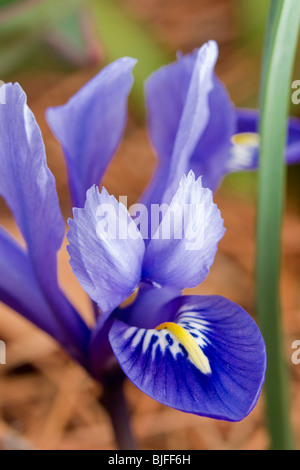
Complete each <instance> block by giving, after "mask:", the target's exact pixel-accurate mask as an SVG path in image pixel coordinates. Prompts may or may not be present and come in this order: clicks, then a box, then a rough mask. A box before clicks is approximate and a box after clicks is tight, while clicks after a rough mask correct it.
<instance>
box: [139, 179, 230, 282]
mask: <svg viewBox="0 0 300 470" xmlns="http://www.w3.org/2000/svg"><path fill="white" fill-rule="evenodd" d="M224 232H225V230H224V227H223V219H222V218H221V215H220V211H219V210H218V208H217V206H216V205H215V204H214V203H213V200H212V192H211V191H210V190H209V189H206V188H203V186H202V183H201V179H200V178H199V179H198V180H195V175H194V174H193V172H190V173H189V175H188V176H187V177H186V176H184V177H183V178H182V180H181V182H180V185H179V189H178V191H177V193H176V195H175V196H174V198H173V200H172V202H171V204H170V206H169V207H168V209H167V212H166V214H165V216H164V217H163V220H162V222H161V224H160V225H159V227H158V229H157V231H156V233H154V234H153V236H152V239H151V240H150V242H149V244H148V246H147V250H146V255H145V259H144V264H143V278H144V279H150V280H151V281H154V282H156V283H158V284H159V285H161V286H168V287H173V288H177V289H183V288H186V287H195V286H196V285H198V284H200V283H201V282H202V281H204V279H205V278H206V276H207V274H208V271H209V269H210V267H211V265H212V263H213V261H214V257H215V254H216V251H217V245H218V242H219V241H220V239H221V238H222V237H223V235H224Z"/></svg>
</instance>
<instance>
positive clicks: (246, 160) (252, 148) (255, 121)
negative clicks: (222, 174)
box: [227, 109, 300, 173]
mask: <svg viewBox="0 0 300 470" xmlns="http://www.w3.org/2000/svg"><path fill="white" fill-rule="evenodd" d="M258 133H259V112H258V111H257V110H254V109H237V110H236V132H235V135H234V136H233V138H232V144H233V145H232V150H231V158H230V159H229V161H228V164H227V173H231V172H237V171H245V170H256V169H257V168H258V164H259V134H258ZM285 158H286V163H287V164H288V165H292V164H294V163H299V162H300V120H299V119H296V118H290V119H289V121H288V136H287V145H286V155H285Z"/></svg>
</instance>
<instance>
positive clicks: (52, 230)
mask: <svg viewBox="0 0 300 470" xmlns="http://www.w3.org/2000/svg"><path fill="white" fill-rule="evenodd" d="M4 86H5V96H6V104H4V105H0V135H1V140H0V194H1V195H2V196H3V197H4V199H5V200H6V202H7V204H8V206H9V207H10V209H11V210H12V212H13V214H14V217H15V219H16V222H17V224H18V226H19V229H20V231H21V233H22V235H23V237H24V240H25V241H26V244H27V250H28V257H29V259H30V262H31V264H32V268H33V271H34V273H35V276H36V279H37V280H38V284H39V286H40V289H41V290H42V292H43V295H44V297H45V298H46V299H47V302H48V304H49V306H50V307H51V310H52V311H53V313H54V314H55V315H56V317H57V320H58V321H59V323H60V324H61V325H63V328H64V330H65V335H66V336H68V337H70V342H73V343H74V344H76V347H78V348H79V349H80V350H81V351H83V350H84V349H85V348H86V347H87V341H88V338H89V330H88V328H87V326H86V325H85V323H84V322H83V321H82V319H81V318H80V317H79V315H78V314H77V312H76V311H75V310H74V309H73V307H72V306H71V305H70V304H69V302H68V301H67V299H66V298H65V297H64V295H63V294H62V293H61V291H60V290H59V287H58V284H57V274H56V273H57V262H56V256H57V251H58V249H59V248H60V245H61V243H62V240H63V237H64V233H65V226H64V221H63V218H62V215H61V212H60V208H59V204H58V198H57V194H56V189H55V181H54V178H53V175H52V174H51V172H50V170H49V169H48V167H47V164H46V156H45V149H44V144H43V141H42V137H41V133H40V130H39V127H38V125H37V123H36V121H35V118H34V116H33V114H32V112H31V111H30V109H29V108H28V106H27V104H26V95H25V93H24V92H23V90H22V89H21V87H20V86H19V85H18V84H14V85H11V84H6V85H4ZM41 314H42V313H41Z"/></svg>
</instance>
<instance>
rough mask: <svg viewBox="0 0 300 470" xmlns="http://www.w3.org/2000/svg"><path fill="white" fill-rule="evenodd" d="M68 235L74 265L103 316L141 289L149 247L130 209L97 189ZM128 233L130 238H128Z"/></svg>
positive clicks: (78, 211)
mask: <svg viewBox="0 0 300 470" xmlns="http://www.w3.org/2000/svg"><path fill="white" fill-rule="evenodd" d="M73 216H74V219H73V220H69V227H70V230H69V232H68V240H69V246H68V251H69V254H70V264H71V266H72V269H73V272H74V274H75V275H76V277H77V279H78V281H79V282H80V284H81V285H82V287H83V288H84V289H85V291H86V292H87V293H88V294H89V296H90V297H91V298H92V299H93V300H94V301H95V302H97V304H98V305H99V307H100V309H101V310H102V312H103V313H105V314H106V315H108V314H109V313H111V311H112V310H113V309H114V308H116V307H117V306H118V305H119V304H120V303H122V302H123V301H124V300H125V299H126V298H127V297H129V296H130V295H131V294H132V292H133V291H134V290H135V288H136V287H137V286H138V283H139V281H140V276H141V265H142V259H143V255H144V251H145V244H144V241H143V239H142V237H141V234H140V232H139V231H138V229H137V227H136V225H135V223H134V221H133V220H132V219H131V217H130V215H129V213H128V211H127V209H126V208H125V207H124V206H123V205H122V204H119V203H118V202H117V200H116V199H115V198H114V197H113V196H109V195H108V193H107V191H106V190H105V189H103V190H102V192H101V194H100V193H99V190H98V188H96V187H95V186H93V187H92V188H90V189H89V190H88V192H87V200H86V203H85V206H84V209H74V210H73ZM127 232H128V236H127Z"/></svg>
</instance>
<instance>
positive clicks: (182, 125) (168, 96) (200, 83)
mask: <svg viewBox="0 0 300 470" xmlns="http://www.w3.org/2000/svg"><path fill="white" fill-rule="evenodd" d="M217 55H218V48H217V45H216V43H215V42H214V41H210V42H209V43H207V44H205V45H204V46H203V47H202V48H201V49H199V51H196V52H194V53H193V54H191V55H188V56H180V57H179V58H178V62H176V63H174V64H171V65H169V66H166V67H163V68H162V69H160V70H159V71H158V72H156V73H154V74H153V75H152V76H151V77H150V79H149V80H148V82H147V84H146V96H147V108H148V114H149V132H150V138H151V140H152V143H153V145H154V148H155V149H156V152H157V154H158V156H159V159H160V162H159V166H158V168H157V171H156V173H155V175H154V177H153V180H152V182H151V183H150V186H149V188H148V189H147V190H146V193H145V194H144V196H143V202H145V203H146V204H147V205H148V204H150V203H160V202H161V201H162V200H163V202H169V201H170V200H171V198H172V197H173V195H174V194H175V192H176V189H177V186H178V184H179V181H180V178H181V177H182V175H183V174H186V173H188V171H189V170H190V169H191V168H192V167H191V159H192V157H193V155H194V153H195V150H196V149H197V145H198V144H199V140H200V138H201V136H202V134H203V132H204V131H205V129H206V127H207V125H208V122H209V119H210V103H209V96H210V92H212V89H213V87H214V86H216V87H217V88H218V90H219V85H217V84H216V81H215V77H214V66H215V63H216V60H217ZM217 93H218V99H219V98H221V99H222V101H221V103H219V106H220V109H221V111H222V110H223V95H222V93H219V92H217ZM228 122H229V120H228V119H227V121H226V120H224V121H223V124H224V126H225V127H226V126H227V123H228ZM209 133H210V132H209ZM222 136H223V133H222ZM222 136H218V139H221V138H222ZM216 140H217V139H215V140H214V142H216ZM201 150H203V149H201ZM197 153H198V156H199V152H198V151H197ZM201 154H202V151H201ZM194 156H195V155H194ZM202 157H203V159H206V155H205V152H203V154H202ZM199 158H200V157H199ZM207 158H209V156H208V157H207ZM200 159H201V158H200ZM203 161H204V160H203ZM199 167H201V163H200V162H199V165H198V167H197V170H199V172H200V173H199V175H200V174H204V172H203V171H201V168H199Z"/></svg>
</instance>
